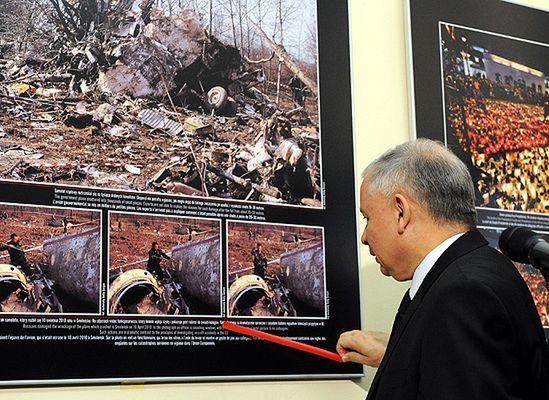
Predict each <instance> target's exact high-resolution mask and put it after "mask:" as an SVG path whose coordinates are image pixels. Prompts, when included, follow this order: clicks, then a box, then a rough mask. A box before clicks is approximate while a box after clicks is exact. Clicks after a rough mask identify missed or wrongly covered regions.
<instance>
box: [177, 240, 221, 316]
mask: <svg viewBox="0 0 549 400" xmlns="http://www.w3.org/2000/svg"><path fill="white" fill-rule="evenodd" d="M220 247H221V245H220V235H213V236H209V237H206V238H204V239H199V240H191V241H188V242H185V243H183V244H180V245H178V246H175V247H174V248H173V249H172V260H173V263H174V265H175V271H176V277H177V281H178V282H179V283H180V284H181V286H182V289H183V291H184V293H187V294H188V295H189V296H192V297H193V298H195V299H196V300H198V301H200V302H201V303H204V304H205V305H206V306H207V307H209V308H210V309H211V310H215V311H213V313H216V314H221V254H220V252H221V249H220Z"/></svg>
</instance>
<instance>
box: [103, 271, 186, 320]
mask: <svg viewBox="0 0 549 400" xmlns="http://www.w3.org/2000/svg"><path fill="white" fill-rule="evenodd" d="M109 311H110V313H111V314H153V315H179V314H183V315H187V314H189V308H188V307H187V304H186V303H185V300H184V299H183V297H182V296H181V295H180V288H179V287H178V285H177V283H175V282H173V280H171V279H168V280H165V281H163V282H159V281H158V280H157V279H156V278H155V277H154V276H153V275H152V274H151V273H150V272H148V271H146V270H143V269H132V270H129V271H126V272H124V273H123V274H122V275H120V276H119V277H118V278H116V279H115V280H114V282H113V283H112V284H111V286H110V291H109Z"/></svg>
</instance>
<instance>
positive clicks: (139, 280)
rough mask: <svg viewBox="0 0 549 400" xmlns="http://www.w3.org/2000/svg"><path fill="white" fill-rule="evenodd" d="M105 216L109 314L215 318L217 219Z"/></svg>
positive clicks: (217, 298)
mask: <svg viewBox="0 0 549 400" xmlns="http://www.w3.org/2000/svg"><path fill="white" fill-rule="evenodd" d="M109 216H110V218H109V224H110V233H109V313H110V314H131V315H194V316H196V315H206V316H211V315H216V316H219V315H221V252H220V246H221V244H220V221H219V220H214V219H196V218H182V217H166V216H158V215H147V214H129V213H110V214H109Z"/></svg>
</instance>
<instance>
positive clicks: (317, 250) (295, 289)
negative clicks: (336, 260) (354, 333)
mask: <svg viewBox="0 0 549 400" xmlns="http://www.w3.org/2000/svg"><path fill="white" fill-rule="evenodd" d="M280 266H281V267H282V269H283V270H284V283H285V285H286V287H287V288H288V289H289V290H290V293H291V295H292V296H293V297H294V298H296V299H297V300H298V301H300V302H301V303H303V304H304V305H306V306H307V307H308V308H310V309H311V310H312V311H313V312H314V314H315V315H317V316H324V313H325V312H326V295H325V268H324V247H323V246H322V243H315V244H312V245H310V246H308V247H305V248H301V249H295V250H292V251H288V252H286V253H284V254H282V255H281V256H280Z"/></svg>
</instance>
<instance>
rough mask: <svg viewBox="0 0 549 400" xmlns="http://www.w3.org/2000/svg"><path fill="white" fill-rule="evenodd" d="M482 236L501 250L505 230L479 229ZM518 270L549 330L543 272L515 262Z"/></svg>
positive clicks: (548, 291) (548, 298)
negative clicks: (502, 234) (501, 239)
mask: <svg viewBox="0 0 549 400" xmlns="http://www.w3.org/2000/svg"><path fill="white" fill-rule="evenodd" d="M479 230H480V232H481V233H482V235H483V236H484V237H485V239H486V240H487V241H488V242H489V243H490V246H492V247H493V248H495V249H499V246H498V241H499V237H500V235H501V233H502V232H503V230H504V229H503V228H487V227H480V228H479ZM513 264H514V265H515V267H516V268H517V270H518V271H519V272H520V274H521V276H522V279H524V281H525V282H526V284H527V285H528V288H529V289H530V293H532V298H533V299H534V303H535V304H536V308H537V310H538V314H539V317H540V319H541V323H542V325H543V326H544V327H546V328H549V316H548V312H549V289H548V286H547V283H546V282H545V279H544V278H543V275H542V274H541V272H540V271H539V270H538V269H536V268H534V267H533V266H531V265H530V264H523V263H519V262H513Z"/></svg>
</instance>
